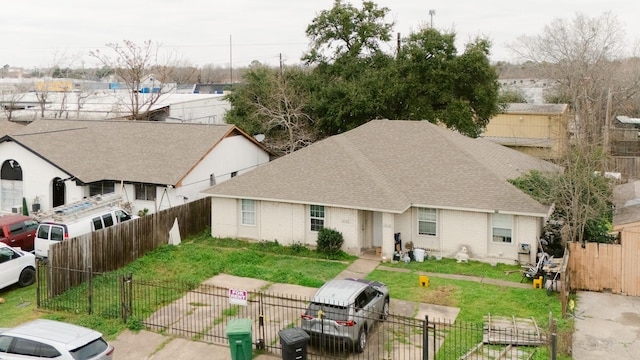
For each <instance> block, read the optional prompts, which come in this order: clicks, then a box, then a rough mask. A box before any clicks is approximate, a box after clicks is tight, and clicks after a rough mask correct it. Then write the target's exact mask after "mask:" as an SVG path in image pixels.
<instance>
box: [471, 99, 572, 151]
mask: <svg viewBox="0 0 640 360" xmlns="http://www.w3.org/2000/svg"><path fill="white" fill-rule="evenodd" d="M482 137H483V138H485V139H487V140H491V141H493V142H495V143H497V144H500V145H504V146H506V147H509V148H511V149H514V150H518V151H520V152H523V153H525V154H529V155H531V156H535V157H537V158H540V159H543V160H558V159H560V158H561V157H562V156H563V155H564V153H565V150H566V149H567V147H568V145H569V138H570V133H569V114H568V105H567V104H508V107H507V109H506V110H505V112H503V113H501V114H498V115H496V116H495V117H493V118H492V119H491V120H490V121H489V124H487V127H486V129H485V131H484V132H483V134H482Z"/></svg>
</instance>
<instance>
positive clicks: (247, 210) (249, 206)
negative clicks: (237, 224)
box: [242, 199, 256, 226]
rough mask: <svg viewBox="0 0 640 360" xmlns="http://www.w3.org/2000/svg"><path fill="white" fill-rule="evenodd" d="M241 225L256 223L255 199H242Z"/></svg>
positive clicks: (253, 224)
mask: <svg viewBox="0 0 640 360" xmlns="http://www.w3.org/2000/svg"><path fill="white" fill-rule="evenodd" d="M242 225H251V226H255V225H256V201H255V200H247V199H242Z"/></svg>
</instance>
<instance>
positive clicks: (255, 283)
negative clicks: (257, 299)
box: [203, 274, 271, 291]
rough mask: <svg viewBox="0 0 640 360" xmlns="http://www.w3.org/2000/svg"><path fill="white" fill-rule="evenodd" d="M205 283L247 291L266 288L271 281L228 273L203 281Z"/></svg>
mask: <svg viewBox="0 0 640 360" xmlns="http://www.w3.org/2000/svg"><path fill="white" fill-rule="evenodd" d="M203 284H205V285H210V286H217V287H221V288H227V289H241V290H247V291H258V290H262V289H263V288H266V287H267V286H268V285H270V284H271V283H270V282H268V281H264V280H258V279H253V278H246V277H240V276H233V275H227V274H218V275H216V276H214V277H212V278H210V279H207V280H205V281H204V282H203Z"/></svg>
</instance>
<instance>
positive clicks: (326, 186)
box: [205, 120, 558, 214]
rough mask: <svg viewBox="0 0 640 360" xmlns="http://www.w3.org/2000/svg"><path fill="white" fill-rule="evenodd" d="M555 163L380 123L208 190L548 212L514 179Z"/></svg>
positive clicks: (429, 129) (379, 206) (386, 206)
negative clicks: (510, 181) (520, 188)
mask: <svg viewBox="0 0 640 360" xmlns="http://www.w3.org/2000/svg"><path fill="white" fill-rule="evenodd" d="M532 169H537V170H540V171H557V170H558V168H557V167H556V166H555V165H553V164H551V163H548V162H545V161H543V160H539V159H537V158H534V157H531V156H528V155H526V154H523V153H520V152H517V151H515V150H511V149H508V148H506V147H503V146H500V145H497V144H494V143H492V142H490V141H487V140H483V139H471V138H468V137H465V136H463V135H460V134H457V133H454V132H452V131H450V130H447V129H443V128H441V127H438V126H436V125H433V124H431V123H428V122H426V121H401V120H393V121H391V120H374V121H370V122H368V123H367V124H365V125H362V126H360V127H358V128H356V129H354V130H351V131H348V132H346V133H344V134H341V135H336V136H332V137H330V138H327V139H325V140H322V141H319V142H317V143H315V144H313V145H311V146H309V147H307V148H304V149H302V150H299V151H296V152H295V153H293V154H289V155H287V156H284V157H282V158H280V159H277V160H274V161H272V162H270V163H268V164H265V165H263V166H261V167H259V168H257V169H255V170H253V171H251V172H248V173H246V174H243V175H241V176H238V177H236V178H234V179H231V180H230V181H227V182H225V183H222V184H219V185H217V186H214V187H213V188H210V189H208V190H207V191H205V192H206V193H208V194H211V195H214V196H220V197H236V198H249V199H263V200H274V201H285V202H293V203H304V204H320V205H333V206H339V207H346V208H357V209H369V210H383V211H389V212H396V213H402V212H404V211H405V210H406V209H407V208H408V207H410V206H412V205H419V206H430V207H438V208H464V209H479V210H483V211H495V210H500V211H509V212H514V213H529V214H546V212H547V210H548V208H547V207H546V206H544V205H541V204H539V203H538V202H536V201H534V200H533V199H532V198H531V197H529V196H528V195H526V194H524V193H523V192H521V191H519V190H518V189H516V188H515V187H514V186H513V185H511V184H509V183H508V182H507V179H513V178H516V177H519V176H520V175H523V174H525V173H528V172H529V170H532Z"/></svg>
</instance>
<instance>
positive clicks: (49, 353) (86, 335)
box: [0, 319, 114, 360]
mask: <svg viewBox="0 0 640 360" xmlns="http://www.w3.org/2000/svg"><path fill="white" fill-rule="evenodd" d="M113 352H114V348H113V346H111V345H109V344H108V343H107V342H106V341H105V340H104V339H103V338H102V334H101V333H99V332H97V331H95V330H92V329H89V328H86V327H83V326H78V325H72V324H67V323H64V322H59V321H54V320H45V319H38V320H33V321H29V322H27V323H24V324H22V325H18V326H17V327H15V328H13V329H0V359H4V360H14V359H16V360H17V359H20V360H24V359H42V358H55V359H61V360H111V359H112V358H113Z"/></svg>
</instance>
